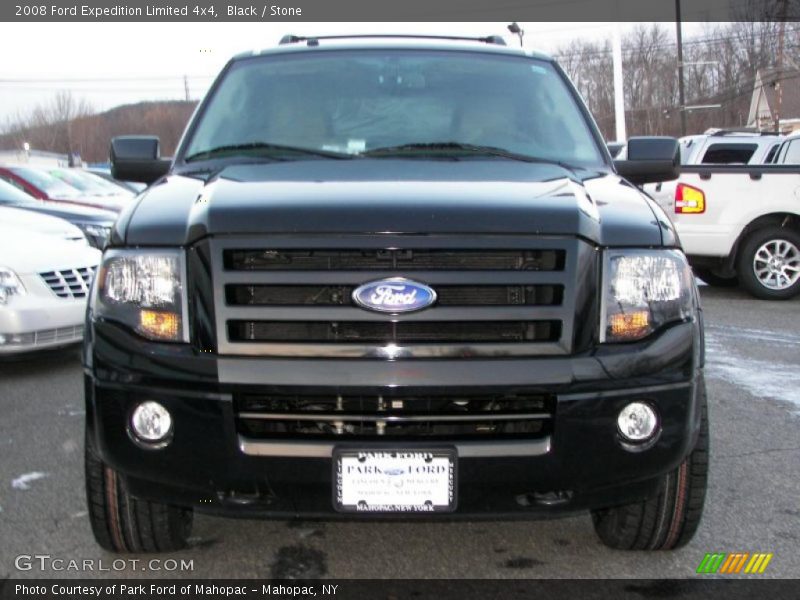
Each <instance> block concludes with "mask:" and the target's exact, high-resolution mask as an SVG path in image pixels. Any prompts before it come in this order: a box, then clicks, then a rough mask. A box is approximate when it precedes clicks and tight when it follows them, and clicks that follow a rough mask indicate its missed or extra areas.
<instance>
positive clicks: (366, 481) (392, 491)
mask: <svg viewBox="0 0 800 600" xmlns="http://www.w3.org/2000/svg"><path fill="white" fill-rule="evenodd" d="M333 485H334V488H333V504H334V508H335V509H336V510H337V511H340V512H357V513H432V512H452V511H453V510H455V508H456V451H455V449H454V448H439V449H435V450H416V449H415V450H395V449H388V450H386V449H380V450H359V449H349V448H348V449H341V448H337V449H335V450H334V452H333Z"/></svg>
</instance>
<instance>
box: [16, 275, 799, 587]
mask: <svg viewBox="0 0 800 600" xmlns="http://www.w3.org/2000/svg"><path fill="white" fill-rule="evenodd" d="M702 296H703V305H704V309H705V317H706V325H707V347H708V365H707V378H708V389H709V402H710V405H709V412H710V419H711V443H712V458H711V476H710V485H709V491H708V497H707V502H706V510H705V514H704V518H703V522H702V524H701V527H700V530H699V532H698V534H697V535H696V537H695V539H694V540H693V541H692V543H691V544H689V545H688V546H687V547H685V548H683V549H681V550H678V551H674V552H656V553H635V552H618V551H612V550H609V549H607V548H605V547H604V546H602V545H601V544H600V542H599V541H598V540H597V538H596V537H595V535H594V532H593V529H592V525H591V522H590V519H589V517H588V515H584V516H578V517H571V518H566V519H559V520H551V521H533V522H510V523H509V522H469V523H436V522H434V523H431V522H425V523H354V522H286V521H246V520H230V519H220V518H212V517H206V516H199V517H197V518H196V520H195V527H194V533H193V535H194V537H193V538H192V545H191V548H189V549H188V550H186V551H184V552H181V553H177V554H174V555H167V556H161V557H159V558H160V560H161V561H162V562H161V563H157V564H153V565H148V564H147V560H148V559H149V558H150V557H147V556H136V555H128V556H126V557H125V558H127V559H133V561H128V562H126V563H120V562H117V563H114V562H113V561H114V560H115V559H118V558H119V557H118V556H115V555H111V554H107V553H105V552H103V551H102V550H100V548H99V547H97V546H96V545H95V543H94V540H93V538H92V535H91V531H90V528H89V522H88V519H87V514H86V507H85V498H84V489H83V466H82V456H83V418H84V410H83V396H82V385H83V384H82V378H81V368H80V361H79V355H78V351H77V350H70V351H68V352H59V353H56V354H47V355H41V356H37V357H34V358H31V359H27V360H24V361H16V362H3V363H0V410H1V411H2V416H1V417H0V579H3V578H6V577H11V578H18V577H37V578H39V577H70V578H72V577H75V578H77V577H115V576H125V577H148V578H152V577H188V578H200V577H202V578H211V577H237V578H244V577H256V578H262V577H281V578H315V577H335V578H346V577H352V578H383V577H386V578H428V577H432V578H467V577H476V578H483V577H491V578H541V577H557V578H572V577H599V578H604V577H613V578H627V577H631V578H660V577H677V578H684V577H696V576H697V575H695V570H696V569H697V566H698V565H699V563H700V561H701V560H702V559H703V557H704V555H705V553H707V552H727V553H731V552H771V553H773V554H774V557H773V558H772V561H771V562H770V564H769V566H768V568H767V570H766V571H765V573H764V574H763V575H761V577H797V575H798V573H800V500H798V498H799V497H800V476H799V475H800V435H798V426H800V298H797V299H795V300H792V301H789V302H765V301H759V300H755V299H753V298H750V297H749V296H747V295H746V294H745V293H744V292H742V291H739V290H731V289H719V288H709V287H703V288H702ZM41 555H47V556H49V557H50V558H47V559H42V558H37V559H31V560H28V559H26V558H24V557H25V556H41ZM20 556H23V558H22V559H19V558H18V557H20ZM169 559H172V560H174V561H175V562H174V563H173V562H169ZM58 560H61V561H63V562H54V561H58ZM70 560H73V561H80V564H81V565H83V567H85V566H86V565H91V568H92V569H93V570H89V569H86V570H82V569H83V567H79V568H78V569H73V568H72V567H73V566H75V563H70V562H69V561H70ZM136 560H139V561H140V562H134V561H136ZM181 560H183V561H184V562H185V563H190V565H191V568H189V564H186V568H184V569H183V570H181V568H180V562H181ZM84 561H90V562H88V563H86V562H84ZM28 566H30V568H28ZM18 567H19V568H18ZM42 567H44V568H42ZM156 568H160V569H161V570H154V569H156ZM175 568H177V569H178V570H172V569H175ZM101 569H102V570H101Z"/></svg>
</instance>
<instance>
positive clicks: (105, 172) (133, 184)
mask: <svg viewBox="0 0 800 600" xmlns="http://www.w3.org/2000/svg"><path fill="white" fill-rule="evenodd" d="M86 171H88V172H89V173H91V174H93V175H97V176H98V177H102V178H103V179H105V180H106V181H110V182H111V183H113V184H116V185H119V186H122V187H123V188H125V189H126V190H128V191H129V192H133V193H134V194H138V193H139V192H142V191H144V189H145V188H146V187H147V186H146V185H145V184H143V183H140V182H138V181H120V180H119V179H114V178H113V177H112V176H111V169H101V168H100V167H89V168H87V169H86Z"/></svg>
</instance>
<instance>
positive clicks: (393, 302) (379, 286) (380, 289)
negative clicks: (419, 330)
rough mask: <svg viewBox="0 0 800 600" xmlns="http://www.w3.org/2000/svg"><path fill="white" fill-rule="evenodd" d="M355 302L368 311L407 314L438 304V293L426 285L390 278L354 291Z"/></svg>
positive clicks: (400, 278)
mask: <svg viewBox="0 0 800 600" xmlns="http://www.w3.org/2000/svg"><path fill="white" fill-rule="evenodd" d="M353 301H354V302H355V303H356V304H358V305H359V306H360V307H361V308H366V309H367V310H374V311H376V312H385V313H405V312H412V311H415V310H422V309H423V308H427V307H429V306H430V305H431V304H433V303H434V302H436V292H434V291H433V290H432V289H431V288H429V287H428V286H427V285H425V284H424V283H418V282H416V281H411V280H410V279H405V278H404V277H390V278H388V279H381V280H380V281H371V282H370V283H365V284H364V285H362V286H359V287H357V288H356V289H355V290H353Z"/></svg>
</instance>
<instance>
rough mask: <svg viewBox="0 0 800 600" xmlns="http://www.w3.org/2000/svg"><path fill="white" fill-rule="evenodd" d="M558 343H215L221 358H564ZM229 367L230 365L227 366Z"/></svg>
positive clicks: (561, 344) (561, 345)
mask: <svg viewBox="0 0 800 600" xmlns="http://www.w3.org/2000/svg"><path fill="white" fill-rule="evenodd" d="M563 343H565V342H564V341H563V340H562V342H528V343H525V342H517V343H507V344H482V343H472V342H470V343H464V344H425V345H418V346H396V345H394V344H387V345H386V346H380V345H377V344H374V345H368V344H322V343H319V344H313V343H312V344H308V343H306V344H285V343H277V342H276V343H262V342H227V341H222V340H219V342H218V347H219V353H220V355H221V358H226V357H225V355H236V356H243V357H244V356H258V357H273V358H374V359H382V360H394V359H402V358H479V357H490V358H495V357H506V356H509V357H510V356H520V357H531V356H539V357H541V356H565V355H566V354H567V350H566V348H564V346H563ZM229 364H232V363H229Z"/></svg>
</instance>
